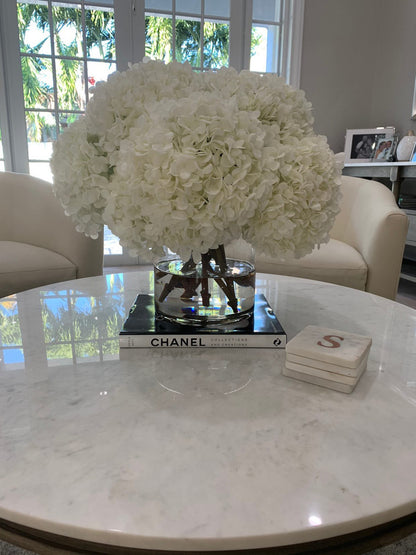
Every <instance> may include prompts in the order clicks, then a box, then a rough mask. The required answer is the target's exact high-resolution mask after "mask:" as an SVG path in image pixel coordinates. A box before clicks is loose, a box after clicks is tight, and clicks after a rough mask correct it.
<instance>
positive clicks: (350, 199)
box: [331, 176, 409, 299]
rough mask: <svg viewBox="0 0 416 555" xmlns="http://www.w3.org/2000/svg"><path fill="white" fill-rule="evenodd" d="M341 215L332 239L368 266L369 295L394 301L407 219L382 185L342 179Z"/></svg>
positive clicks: (364, 180) (407, 223) (351, 178)
mask: <svg viewBox="0 0 416 555" xmlns="http://www.w3.org/2000/svg"><path fill="white" fill-rule="evenodd" d="M341 191H342V194H343V199H342V201H341V213H340V214H339V215H338V217H337V220H336V222H335V225H334V227H333V229H332V231H331V236H332V237H334V238H335V239H339V240H341V241H344V242H346V243H348V244H350V245H351V246H353V247H354V248H355V249H357V250H358V251H359V252H360V254H361V256H362V257H363V258H364V260H365V262H366V264H367V266H368V276H367V284H366V291H369V292H370V293H374V294H376V295H380V296H382V297H386V298H388V299H395V298H396V293H397V287H398V283H399V278H400V269H401V264H402V259H403V251H404V246H405V242H406V236H407V230H408V226H409V221H408V217H407V215H406V214H405V212H403V210H400V208H399V207H398V206H397V204H396V201H395V198H394V195H393V193H392V192H391V191H390V190H389V189H388V188H387V187H386V186H385V185H382V184H381V183H378V182H377V181H370V180H366V179H360V178H356V177H348V176H343V177H342V185H341Z"/></svg>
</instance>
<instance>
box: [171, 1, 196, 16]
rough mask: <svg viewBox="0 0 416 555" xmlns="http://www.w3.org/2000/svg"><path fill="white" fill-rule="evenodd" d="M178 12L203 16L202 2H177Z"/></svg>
mask: <svg viewBox="0 0 416 555" xmlns="http://www.w3.org/2000/svg"><path fill="white" fill-rule="evenodd" d="M176 11H177V12H185V13H187V14H191V15H199V16H200V15H201V0H176Z"/></svg>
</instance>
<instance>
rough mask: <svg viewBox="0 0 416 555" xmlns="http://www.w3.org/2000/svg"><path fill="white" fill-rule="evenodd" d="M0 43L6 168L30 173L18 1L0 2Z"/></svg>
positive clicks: (7, 0) (1, 107) (0, 90)
mask: <svg viewBox="0 0 416 555" xmlns="http://www.w3.org/2000/svg"><path fill="white" fill-rule="evenodd" d="M0 41H1V44H0V55H2V64H1V65H2V71H3V73H2V75H1V81H2V84H1V89H0V92H1V96H2V98H3V101H2V102H1V104H0V109H1V110H2V112H1V115H2V118H1V120H2V132H3V144H4V146H5V149H4V153H5V161H4V162H5V168H6V170H8V171H15V172H19V173H29V161H28V148H27V137H26V120H25V110H24V98H23V78H22V70H21V63H20V45H19V28H18V22H17V6H16V0H2V1H1V2H0ZM6 47H7V50H6ZM3 95H4V96H3Z"/></svg>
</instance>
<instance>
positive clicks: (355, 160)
mask: <svg viewBox="0 0 416 555" xmlns="http://www.w3.org/2000/svg"><path fill="white" fill-rule="evenodd" d="M395 136H396V129H395V128H394V127H372V128H367V129H347V130H346V134H345V147H344V151H345V164H367V163H370V162H376V161H378V162H383V161H385V162H390V161H391V160H392V159H393V155H394V153H395V148H396V140H395ZM383 141H384V144H382V142H383ZM376 151H377V152H376Z"/></svg>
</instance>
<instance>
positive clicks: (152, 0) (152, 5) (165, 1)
mask: <svg viewBox="0 0 416 555" xmlns="http://www.w3.org/2000/svg"><path fill="white" fill-rule="evenodd" d="M145 9H146V10H148V11H150V10H152V9H154V10H161V11H164V12H170V11H172V0H146V2H145Z"/></svg>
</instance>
